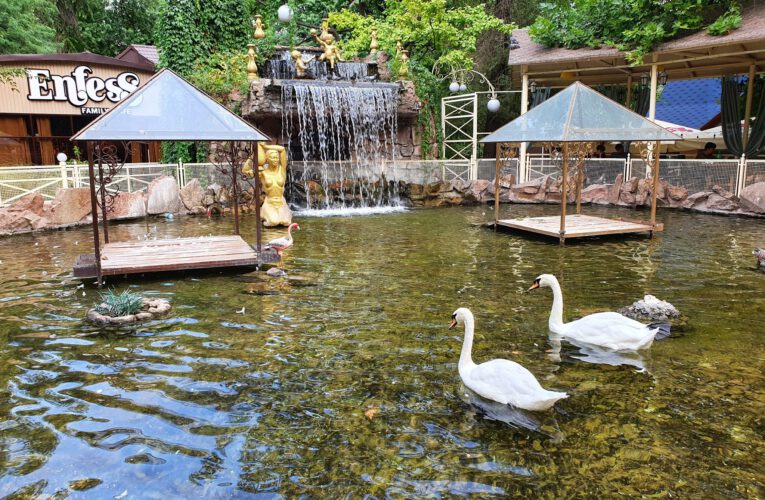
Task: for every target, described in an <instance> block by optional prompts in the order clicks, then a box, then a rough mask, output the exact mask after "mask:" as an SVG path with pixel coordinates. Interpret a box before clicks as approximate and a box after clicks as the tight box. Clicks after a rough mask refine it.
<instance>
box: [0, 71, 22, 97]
mask: <svg viewBox="0 0 765 500" xmlns="http://www.w3.org/2000/svg"><path fill="white" fill-rule="evenodd" d="M25 74H26V71H25V70H24V68H0V85H8V86H9V87H10V88H11V90H13V91H14V92H18V91H19V88H18V86H17V85H16V78H18V77H19V76H24V75H25Z"/></svg>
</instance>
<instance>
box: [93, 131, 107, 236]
mask: <svg viewBox="0 0 765 500" xmlns="http://www.w3.org/2000/svg"><path fill="white" fill-rule="evenodd" d="M96 149H97V150H98V184H99V186H101V189H100V191H101V217H102V219H101V226H102V227H103V228H104V245H105V244H107V243H109V227H108V226H107V225H106V224H107V222H108V221H107V217H106V186H104V169H103V162H102V161H101V158H102V157H101V143H98V146H96ZM95 217H96V218H98V213H96V216H95Z"/></svg>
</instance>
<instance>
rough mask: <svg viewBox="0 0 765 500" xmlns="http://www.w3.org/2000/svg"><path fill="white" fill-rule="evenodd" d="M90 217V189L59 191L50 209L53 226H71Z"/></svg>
mask: <svg viewBox="0 0 765 500" xmlns="http://www.w3.org/2000/svg"><path fill="white" fill-rule="evenodd" d="M88 215H90V188H69V189H59V190H58V191H57V192H56V197H55V198H54V199H53V203H52V204H51V208H50V222H51V224H54V225H61V224H73V223H75V222H79V221H81V220H83V219H85V218H86V217H87V216H88Z"/></svg>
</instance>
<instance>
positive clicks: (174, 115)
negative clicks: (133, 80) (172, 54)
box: [72, 69, 268, 141]
mask: <svg viewBox="0 0 765 500" xmlns="http://www.w3.org/2000/svg"><path fill="white" fill-rule="evenodd" d="M72 140H73V141H267V140H268V137H266V136H265V135H264V134H262V133H261V132H260V131H259V130H258V129H256V128H255V127H253V126H252V125H250V124H249V123H247V122H246V121H244V120H242V119H241V118H239V117H238V116H236V115H235V114H234V113H232V112H231V111H229V110H228V109H226V108H225V107H224V106H222V105H221V104H219V103H218V102H216V101H215V100H214V99H213V98H212V97H210V96H208V95H207V94H205V93H204V92H202V91H201V90H199V89H197V88H196V87H194V86H193V85H191V84H190V83H189V82H187V81H186V80H184V79H183V78H181V77H180V76H178V75H176V74H175V73H173V72H172V71H170V70H169V69H163V70H162V71H160V72H159V73H157V74H156V75H155V76H154V77H153V78H152V79H151V80H149V81H148V82H147V83H146V85H144V86H143V87H141V88H139V89H138V90H136V91H135V92H133V93H132V94H131V95H130V96H129V97H127V98H126V99H125V100H123V101H122V102H121V103H119V104H118V105H117V106H115V107H114V108H112V109H111V110H110V111H109V112H107V113H105V114H103V115H101V116H100V117H99V118H98V119H97V120H95V121H93V122H92V123H91V124H90V125H88V126H87V127H85V128H83V129H82V130H80V132H78V133H77V134H76V135H75V136H74V137H72Z"/></svg>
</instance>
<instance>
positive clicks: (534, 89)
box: [529, 80, 537, 94]
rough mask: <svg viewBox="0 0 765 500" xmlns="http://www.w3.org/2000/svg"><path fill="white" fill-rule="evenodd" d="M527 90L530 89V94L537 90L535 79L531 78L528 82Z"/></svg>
mask: <svg viewBox="0 0 765 500" xmlns="http://www.w3.org/2000/svg"><path fill="white" fill-rule="evenodd" d="M529 90H530V91H531V93H532V94H533V93H534V92H536V91H537V81H536V80H531V83H529Z"/></svg>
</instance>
